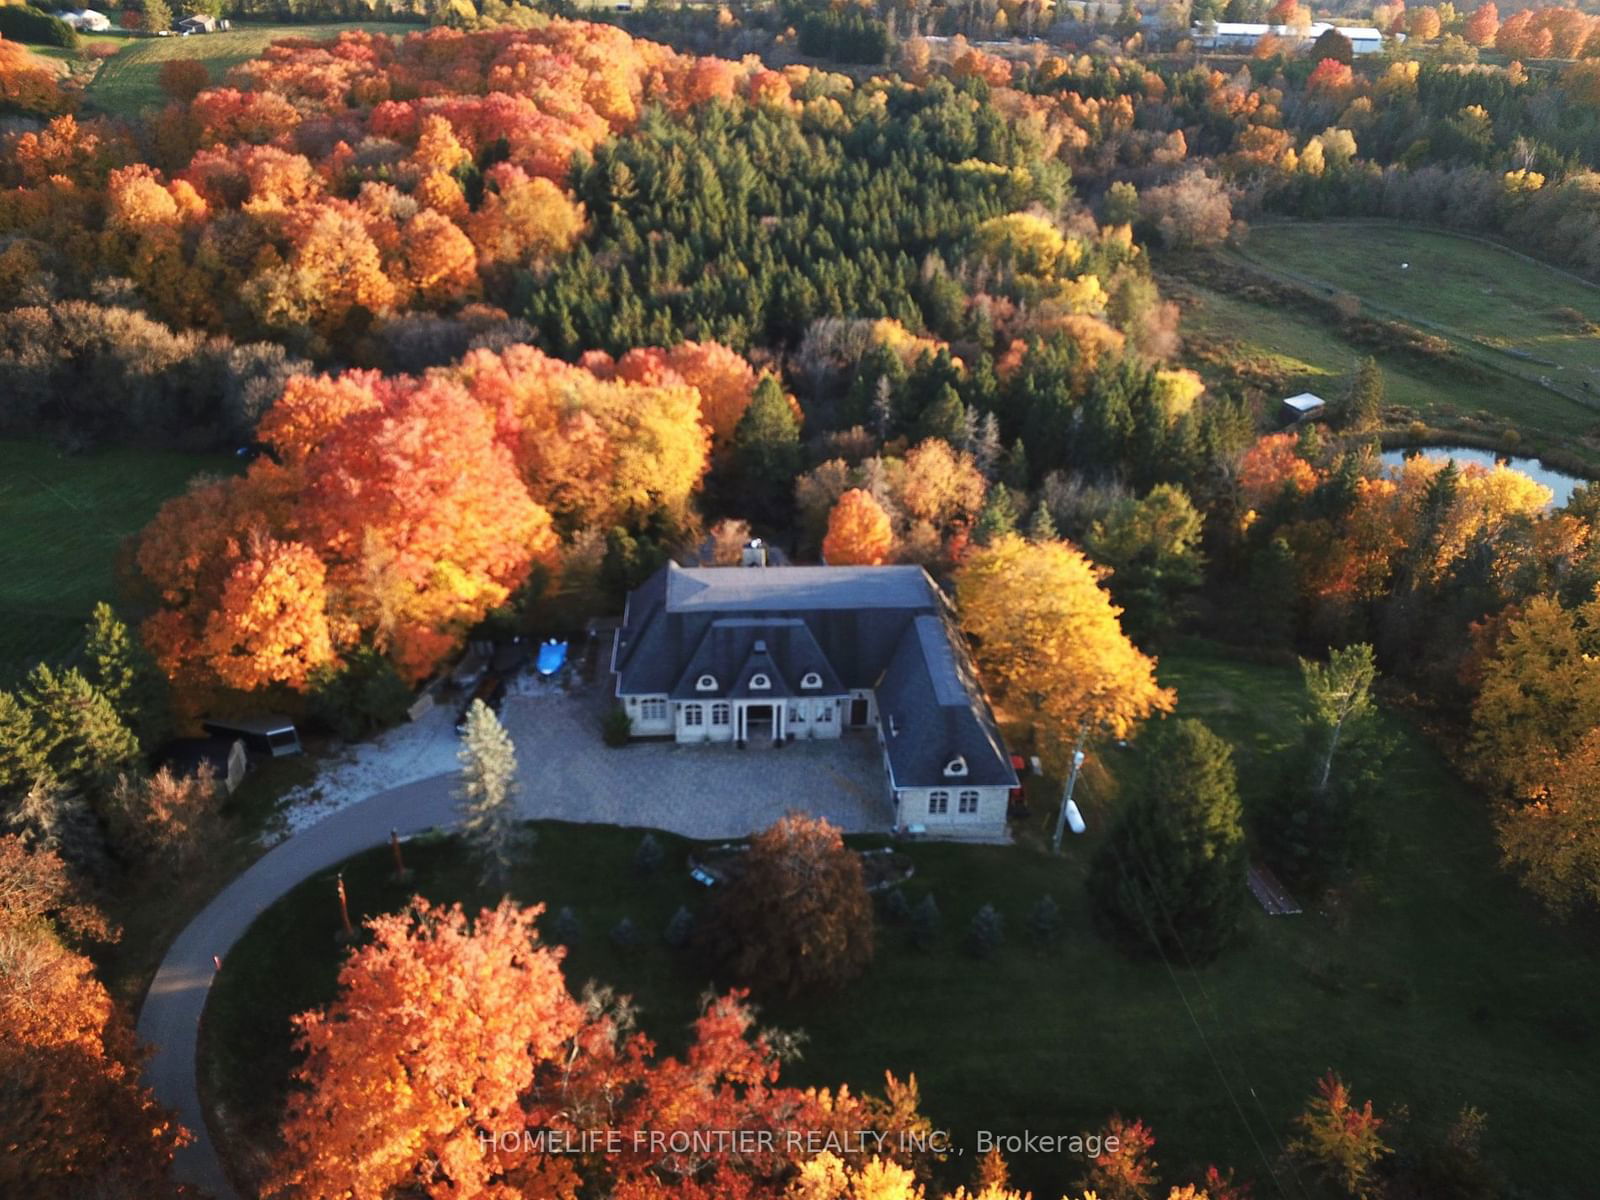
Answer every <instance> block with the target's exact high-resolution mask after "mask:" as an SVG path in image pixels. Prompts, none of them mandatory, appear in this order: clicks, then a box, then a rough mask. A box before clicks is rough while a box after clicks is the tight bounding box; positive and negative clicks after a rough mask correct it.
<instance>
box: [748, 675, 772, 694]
mask: <svg viewBox="0 0 1600 1200" xmlns="http://www.w3.org/2000/svg"><path fill="white" fill-rule="evenodd" d="M771 686H772V680H771V679H769V678H767V676H766V674H765V673H763V672H760V671H758V672H756V673H755V674H754V675H752V676H750V690H751V691H752V692H764V691H766V690H767V689H768V688H770V687H771Z"/></svg>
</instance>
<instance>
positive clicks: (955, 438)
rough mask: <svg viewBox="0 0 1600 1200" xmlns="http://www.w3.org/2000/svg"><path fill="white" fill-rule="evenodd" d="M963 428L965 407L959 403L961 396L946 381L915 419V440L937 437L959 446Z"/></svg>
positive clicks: (964, 424)
mask: <svg viewBox="0 0 1600 1200" xmlns="http://www.w3.org/2000/svg"><path fill="white" fill-rule="evenodd" d="M965 429H966V409H965V408H964V407H963V406H962V404H961V396H960V395H959V394H958V393H957V392H956V389H955V388H953V387H951V386H950V385H949V384H948V383H947V384H944V385H943V386H942V387H940V388H939V391H938V394H936V395H935V396H934V398H933V401H932V403H930V404H929V405H928V407H927V408H925V409H923V410H922V416H921V418H920V419H919V420H918V421H917V440H918V441H922V440H924V439H927V438H939V439H941V440H943V441H946V442H949V443H950V445H952V446H960V445H961V444H962V434H963V432H964V431H965Z"/></svg>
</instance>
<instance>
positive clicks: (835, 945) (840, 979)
mask: <svg viewBox="0 0 1600 1200" xmlns="http://www.w3.org/2000/svg"><path fill="white" fill-rule="evenodd" d="M873 940H874V939H873V917H872V900H871V897H870V896H869V895H868V894H867V887H866V881H865V878H864V876H863V874H862V870H861V859H860V857H859V856H858V855H857V854H856V853H855V851H853V850H850V849H848V848H846V846H845V844H844V840H843V838H842V837H841V836H840V834H839V830H838V829H837V828H835V827H834V826H832V825H830V824H829V823H828V822H827V821H826V820H824V819H823V818H821V817H810V816H806V815H805V814H803V813H790V814H789V815H788V816H786V817H783V818H782V819H780V820H779V821H777V822H776V823H775V824H773V825H772V826H770V827H769V828H767V829H765V830H763V831H762V832H761V833H759V834H757V835H756V836H755V837H754V838H752V839H751V842H750V849H749V852H748V853H747V854H745V855H744V856H743V859H742V861H741V865H740V871H739V874H738V875H737V877H735V878H734V879H733V880H732V881H731V882H730V883H729V885H728V887H727V888H726V889H725V890H722V891H721V892H720V893H719V896H718V898H717V903H716V904H715V905H714V907H713V909H712V911H711V914H710V919H709V921H708V928H707V945H708V947H709V949H710V950H711V952H712V953H713V954H714V955H715V956H716V957H717V958H718V959H720V960H721V961H723V962H724V963H726V964H727V965H728V967H729V969H730V970H731V971H732V972H733V974H734V975H735V976H736V977H737V978H739V979H742V980H745V981H748V982H749V983H750V984H751V985H752V986H754V987H757V988H759V989H761V990H762V991H767V992H771V993H773V994H776V995H787V996H794V995H798V994H800V993H802V992H808V991H817V990H822V989H827V988H834V987H838V986H839V985H841V984H843V983H845V982H847V981H849V980H851V979H853V978H855V977H856V976H857V975H859V974H861V972H862V971H864V970H865V969H866V967H867V964H868V963H869V962H871V960H872V953H873Z"/></svg>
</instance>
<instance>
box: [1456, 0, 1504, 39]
mask: <svg viewBox="0 0 1600 1200" xmlns="http://www.w3.org/2000/svg"><path fill="white" fill-rule="evenodd" d="M1499 32H1500V10H1499V9H1498V8H1496V7H1495V5H1494V0H1489V2H1488V3H1485V4H1480V5H1478V7H1477V8H1475V9H1473V10H1472V15H1471V16H1470V17H1468V18H1467V23H1466V27H1465V28H1464V29H1463V30H1462V36H1463V37H1464V38H1466V40H1467V41H1468V42H1470V43H1471V44H1472V45H1474V46H1479V47H1492V46H1493V45H1494V39H1495V35H1496V34H1498V33H1499Z"/></svg>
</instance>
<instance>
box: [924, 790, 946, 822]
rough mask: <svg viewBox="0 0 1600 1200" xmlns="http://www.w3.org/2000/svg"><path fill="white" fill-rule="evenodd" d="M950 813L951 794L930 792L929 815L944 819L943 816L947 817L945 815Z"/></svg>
mask: <svg viewBox="0 0 1600 1200" xmlns="http://www.w3.org/2000/svg"><path fill="white" fill-rule="evenodd" d="M949 811H950V793H949V792H929V793H928V815H929V816H930V817H942V816H944V815H945V813H947V812H949Z"/></svg>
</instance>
